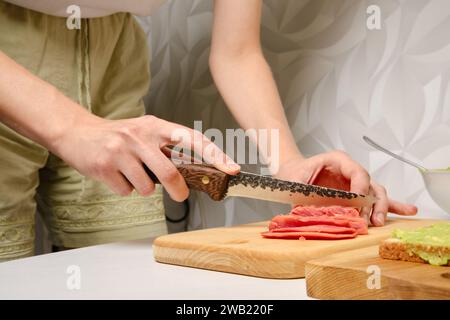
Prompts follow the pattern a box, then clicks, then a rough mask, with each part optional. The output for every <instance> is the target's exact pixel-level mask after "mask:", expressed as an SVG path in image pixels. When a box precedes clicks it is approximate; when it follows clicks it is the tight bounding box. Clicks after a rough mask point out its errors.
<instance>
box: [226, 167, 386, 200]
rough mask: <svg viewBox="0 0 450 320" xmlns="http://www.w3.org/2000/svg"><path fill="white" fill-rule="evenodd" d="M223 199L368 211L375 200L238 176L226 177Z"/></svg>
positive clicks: (270, 179)
mask: <svg viewBox="0 0 450 320" xmlns="http://www.w3.org/2000/svg"><path fill="white" fill-rule="evenodd" d="M226 197H245V198H253V199H260V200H267V201H274V202H281V203H287V204H291V205H299V204H300V205H314V206H332V205H340V206H345V207H354V208H361V207H370V206H372V205H373V204H374V203H375V202H376V201H377V198H375V197H373V196H370V195H359V194H356V193H352V192H347V191H344V190H336V189H330V188H325V187H320V186H316V185H310V184H303V183H298V182H292V181H285V180H280V179H276V178H272V177H270V176H262V175H257V174H253V173H248V172H240V173H238V174H237V175H233V176H229V181H228V189H227V192H226Z"/></svg>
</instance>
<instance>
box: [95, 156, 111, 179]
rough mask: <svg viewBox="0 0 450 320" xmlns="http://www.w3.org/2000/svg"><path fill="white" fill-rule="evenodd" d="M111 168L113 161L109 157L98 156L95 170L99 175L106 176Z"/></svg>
mask: <svg viewBox="0 0 450 320" xmlns="http://www.w3.org/2000/svg"><path fill="white" fill-rule="evenodd" d="M110 169H111V162H110V161H109V158H108V157H105V156H101V157H98V158H97V159H96V160H95V161H94V164H93V172H94V174H95V175H96V176H98V177H105V176H107V175H108V173H109V171H110Z"/></svg>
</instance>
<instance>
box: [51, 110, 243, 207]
mask: <svg viewBox="0 0 450 320" xmlns="http://www.w3.org/2000/svg"><path fill="white" fill-rule="evenodd" d="M167 145H177V146H179V147H182V148H185V149H189V150H193V151H195V153H196V154H198V155H202V156H203V157H204V160H205V161H206V162H208V163H211V164H213V165H215V167H216V168H217V169H219V170H222V171H224V172H226V173H228V174H236V173H238V172H239V169H240V168H239V166H238V165H237V164H236V163H234V162H233V161H232V160H231V159H230V158H228V157H227V156H226V155H225V154H224V153H223V152H222V151H221V150H220V148H218V147H217V146H216V145H214V144H213V143H212V142H211V141H210V140H209V139H207V138H206V137H205V136H204V135H203V134H201V133H200V132H198V131H194V130H192V129H190V128H187V127H183V126H181V125H177V124H174V123H171V122H168V121H164V120H161V119H158V118H156V117H154V116H144V117H140V118H134V119H126V120H105V119H101V118H98V117H89V118H88V119H86V118H83V121H79V123H77V124H76V125H74V126H73V127H71V128H68V129H67V130H65V133H64V134H63V135H61V137H59V138H58V139H57V140H56V141H55V142H54V143H53V144H52V148H51V149H53V150H52V151H53V152H54V153H55V154H57V155H58V156H60V157H61V158H62V159H63V160H65V161H66V162H67V163H68V164H69V165H71V166H72V167H74V168H75V169H77V170H78V171H79V172H80V173H82V174H84V175H87V176H90V177H92V178H94V179H96V180H99V181H102V182H104V183H106V184H107V185H108V186H109V187H110V188H111V189H112V190H113V191H114V192H116V193H118V194H121V195H128V194H129V193H131V192H132V191H133V189H136V190H137V192H138V193H139V194H141V195H149V194H151V193H152V192H153V190H154V188H155V186H154V183H153V182H152V180H151V179H150V178H149V176H148V175H147V174H146V172H145V171H144V167H143V164H145V165H146V166H147V167H148V168H149V169H150V170H151V171H153V173H154V174H155V175H156V176H157V178H158V179H159V181H160V182H161V183H162V185H163V186H164V187H165V188H166V190H167V192H168V193H169V194H170V196H171V198H172V199H174V200H176V201H183V200H184V199H186V198H187V197H188V195H189V190H188V187H187V186H186V183H185V181H184V179H183V177H182V176H181V174H180V173H179V172H178V170H177V169H176V167H175V165H174V164H173V163H172V162H171V161H170V159H169V158H167V156H166V155H165V153H164V152H163V151H162V149H163V148H164V147H165V146H167Z"/></svg>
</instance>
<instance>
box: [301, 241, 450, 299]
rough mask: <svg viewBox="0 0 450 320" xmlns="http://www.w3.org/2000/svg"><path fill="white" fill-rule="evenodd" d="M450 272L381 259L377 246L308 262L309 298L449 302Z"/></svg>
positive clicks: (440, 268) (422, 264) (434, 267)
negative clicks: (444, 300)
mask: <svg viewBox="0 0 450 320" xmlns="http://www.w3.org/2000/svg"><path fill="white" fill-rule="evenodd" d="M449 269H450V268H449V267H439V266H431V265H429V264H424V263H414V262H405V261H396V260H386V259H382V258H380V257H379V255H378V246H372V247H368V248H363V249H357V250H352V251H345V252H340V253H336V254H333V255H330V256H328V257H324V258H322V259H317V260H312V261H308V262H307V263H306V286H307V291H308V295H309V296H310V297H313V298H318V299H359V300H363V299H450V270H449Z"/></svg>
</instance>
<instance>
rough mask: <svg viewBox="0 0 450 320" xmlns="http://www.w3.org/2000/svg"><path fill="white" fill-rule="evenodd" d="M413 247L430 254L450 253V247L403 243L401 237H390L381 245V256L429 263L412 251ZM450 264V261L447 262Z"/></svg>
mask: <svg viewBox="0 0 450 320" xmlns="http://www.w3.org/2000/svg"><path fill="white" fill-rule="evenodd" d="M412 249H417V250H421V251H425V252H428V253H430V254H433V253H436V254H444V253H446V254H448V253H450V248H449V247H439V246H425V245H420V244H413V245H412V244H405V243H402V242H401V240H400V239H396V238H389V239H387V240H384V241H383V242H382V243H381V244H380V246H379V254H380V257H382V258H384V259H390V260H402V261H409V262H420V263H428V262H427V261H425V260H423V259H422V258H421V257H419V256H418V255H417V254H415V253H414V252H412ZM447 265H449V266H450V261H449V262H448V263H447Z"/></svg>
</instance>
